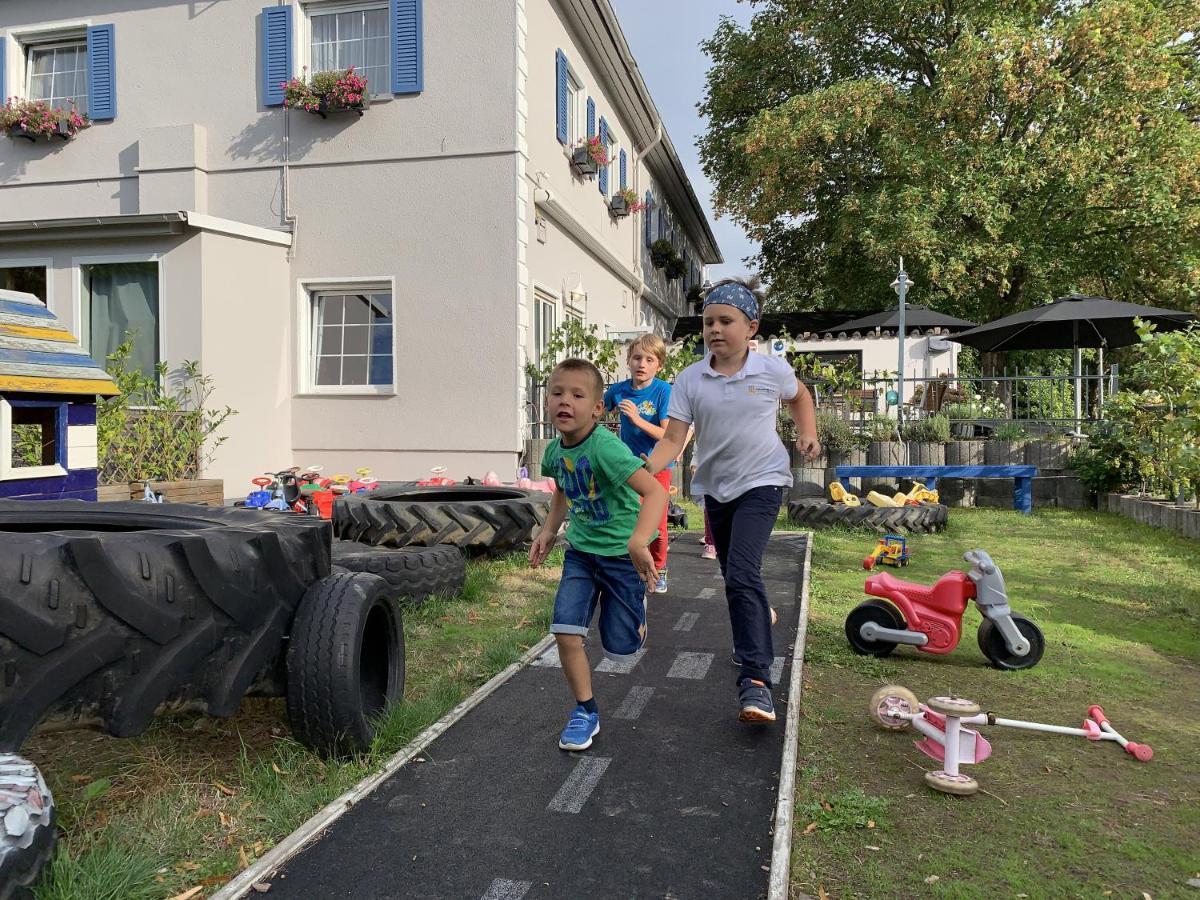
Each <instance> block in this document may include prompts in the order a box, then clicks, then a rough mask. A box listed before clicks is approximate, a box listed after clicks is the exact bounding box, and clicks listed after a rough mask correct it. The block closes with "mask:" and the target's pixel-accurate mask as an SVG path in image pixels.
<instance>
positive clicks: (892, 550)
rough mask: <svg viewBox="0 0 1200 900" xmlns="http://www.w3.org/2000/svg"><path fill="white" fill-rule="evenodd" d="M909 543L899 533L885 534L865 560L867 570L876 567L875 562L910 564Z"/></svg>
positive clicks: (898, 564)
mask: <svg viewBox="0 0 1200 900" xmlns="http://www.w3.org/2000/svg"><path fill="white" fill-rule="evenodd" d="M908 555H909V554H908V544H906V543H905V541H904V538H902V537H900V535H898V534H885V535H884V536H883V537H881V538H880V539H879V543H878V544H876V545H875V549H874V550H872V551H871V552H870V553H869V554H868V555H867V558H866V559H864V560H863V568H864V569H866V570H867V571H870V570H871V569H873V568H875V563H877V562H881V563H886V564H887V565H889V566H897V567H899V566H907V565H908Z"/></svg>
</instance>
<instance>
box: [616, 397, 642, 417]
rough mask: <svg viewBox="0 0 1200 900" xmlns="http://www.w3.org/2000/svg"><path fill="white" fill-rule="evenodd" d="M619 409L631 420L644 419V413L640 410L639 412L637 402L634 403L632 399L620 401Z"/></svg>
mask: <svg viewBox="0 0 1200 900" xmlns="http://www.w3.org/2000/svg"><path fill="white" fill-rule="evenodd" d="M617 409H619V410H620V411H621V412H623V413H624V414H625V415H626V416H628V417H629V419H630V421H633V422H640V421H642V414H641V413H640V412H638V408H637V404H636V403H634V402H633V401H632V400H622V401H621V402H620V403H618V404H617Z"/></svg>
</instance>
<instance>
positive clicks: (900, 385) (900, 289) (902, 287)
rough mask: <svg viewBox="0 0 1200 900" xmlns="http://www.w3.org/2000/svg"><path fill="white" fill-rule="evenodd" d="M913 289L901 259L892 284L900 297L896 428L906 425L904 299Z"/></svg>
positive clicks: (902, 258)
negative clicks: (910, 289)
mask: <svg viewBox="0 0 1200 900" xmlns="http://www.w3.org/2000/svg"><path fill="white" fill-rule="evenodd" d="M910 287H912V281H911V280H909V277H908V273H907V272H905V271H904V257H903V256H902V257H900V273H899V274H898V275H897V276H896V280H895V281H893V282H892V290H893V291H895V292H896V294H897V295H898V296H899V297H900V328H899V332H898V333H899V337H900V361H899V364H898V365H897V367H896V428H897V430H899V428H900V426H901V425H903V424H904V298H905V297H906V296H907V294H908V289H909V288H910Z"/></svg>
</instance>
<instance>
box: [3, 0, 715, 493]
mask: <svg viewBox="0 0 1200 900" xmlns="http://www.w3.org/2000/svg"><path fill="white" fill-rule="evenodd" d="M261 2H262V0H222V2H219V3H206V4H197V3H194V2H187V0H174V2H173V0H162V2H151V3H146V4H139V5H135V6H132V7H131V6H130V5H128V4H120V3H113V4H111V6H108V5H106V4H105V3H103V2H101V3H86V4H85V3H83V2H81V0H6V2H5V3H3V4H0V48H2V50H0V73H2V77H0V83H2V84H0V95H4V96H13V97H20V98H27V99H42V100H46V101H47V102H49V103H51V104H52V105H55V106H57V107H60V108H66V107H69V106H70V105H75V106H76V107H77V108H78V109H80V110H81V111H83V110H87V111H88V113H89V115H90V116H91V118H92V124H91V126H90V127H89V128H87V129H85V130H83V131H81V132H79V133H78V134H77V135H76V136H74V137H73V138H71V139H69V140H64V139H61V138H58V137H52V138H49V139H39V140H36V141H27V140H24V139H21V138H20V137H12V138H11V139H9V140H4V141H0V287H6V288H11V289H16V290H27V291H32V292H33V293H36V294H37V295H38V296H40V297H41V298H42V299H43V300H44V301H45V302H46V304H47V305H48V306H49V307H50V309H51V310H52V311H54V312H55V313H56V314H57V315H58V316H59V317H60V319H61V320H62V321H63V323H64V324H65V325H66V326H67V327H68V328H69V329H71V330H72V331H73V332H74V333H75V334H76V335H77V336H79V337H80V339H81V340H82V341H83V343H84V346H85V347H86V348H88V350H89V352H91V353H92V354H93V355H94V356H97V357H100V356H103V355H105V354H106V353H109V352H111V350H112V349H113V348H114V347H115V346H116V344H117V343H119V342H120V340H122V339H123V338H124V336H125V334H126V333H127V332H128V331H129V330H131V329H132V330H135V331H136V337H135V338H134V345H135V352H134V357H133V359H134V361H135V362H136V363H137V364H139V365H141V366H143V367H146V368H148V367H150V366H153V365H154V364H156V363H160V362H164V363H166V364H167V366H168V367H169V368H172V369H173V368H175V367H177V366H178V365H179V364H180V363H182V362H183V361H184V360H197V361H199V363H200V365H201V367H202V369H203V371H204V372H205V373H206V374H208V375H210V376H211V377H212V378H213V381H214V385H215V387H216V393H215V394H214V396H213V398H212V401H211V402H213V403H214V404H218V405H224V404H229V405H230V406H232V407H234V408H235V409H236V410H237V411H238V415H237V416H235V417H234V418H232V419H230V420H229V421H228V423H227V426H226V428H225V434H226V435H227V440H226V442H225V443H224V444H223V445H222V446H221V447H220V448H219V449H218V451H217V454H216V457H215V459H214V461H213V463H212V464H211V465H210V467H209V470H208V471H207V472H206V474H207V475H208V476H210V477H219V478H224V479H226V482H227V486H226V493H227V494H228V495H236V494H238V493H240V491H241V487H242V486H244V485H246V484H247V482H248V479H249V478H250V477H252V476H254V475H255V474H257V473H259V472H261V471H263V470H265V469H277V468H279V467H282V466H286V465H290V464H309V463H318V462H319V463H322V464H323V465H324V466H325V467H326V470H327V471H346V470H352V469H353V468H355V467H358V466H364V465H365V466H370V467H371V468H372V469H373V470H374V472H375V474H377V475H378V476H380V477H384V478H397V479H402V478H415V477H420V476H421V475H423V474H425V473H426V472H428V470H429V468H430V467H431V466H434V465H444V466H446V467H447V468H448V469H449V472H450V474H451V475H452V476H454V477H463V476H465V475H467V474H475V475H480V474H482V473H483V472H485V471H487V470H488V469H494V470H496V471H497V472H498V473H500V474H501V475H502V476H504V477H511V476H512V475H513V474H514V473H515V471H516V467H517V465H518V462H519V454H520V452H521V450H522V447H523V442H524V438H525V437H526V434H527V415H528V409H527V402H526V392H527V388H528V385H527V379H526V378H525V376H524V366H525V363H526V362H527V361H529V360H530V359H536V358H537V356H538V355H539V353H540V349H541V347H543V346H544V344H545V341H546V339H547V336H548V333H549V331H550V330H552V329H553V327H555V326H556V325H557V324H558V323H560V322H561V321H562V320H563V319H564V318H565V317H567V316H575V317H578V318H582V319H583V321H585V322H586V323H588V324H595V325H597V326H598V327H599V329H600V330H601V332H602V333H611V334H616V333H628V332H632V331H638V330H651V329H654V330H658V331H660V332H665V331H666V330H667V329H668V328H669V326H670V324H671V322H672V321H673V318H674V317H675V316H676V315H679V314H680V313H681V312H682V310H683V302H684V301H683V298H684V292H685V291H686V289H687V288H688V287H690V286H692V285H694V284H698V283H699V282H701V281H702V280H703V278H704V266H705V265H708V264H712V263H715V262H719V261H720V255H719V252H718V250H717V248H716V245H715V241H714V240H713V237H712V232H711V230H710V228H709V225H708V223H707V221H706V220H705V217H704V213H703V210H702V208H701V207H700V204H699V203H698V201H697V200H696V197H695V195H694V193H693V191H692V189H691V186H690V185H689V183H688V180H687V177H686V174H685V173H684V171H683V169H682V166H681V165H680V163H679V160H678V157H677V156H676V154H675V152H674V150H673V148H672V146H671V143H670V138H669V137H668V136H667V135H666V134H665V132H663V131H662V130H661V120H660V119H659V117H658V114H657V112H656V111H655V109H654V105H653V102H652V101H651V99H650V96H649V93H648V91H647V90H646V87H645V85H644V83H643V82H642V79H641V77H640V75H639V74H638V72H637V68H636V64H635V63H634V62H633V59H632V56H631V54H630V53H629V49H628V47H627V46H626V45H625V42H624V39H623V37H622V36H621V33H620V28H619V25H618V24H617V23H616V19H615V16H614V15H613V12H612V9H611V7H610V6H609V4H608V2H607V0H561V2H559V0H503V2H502V0H471V2H467V0H457V2H443V3H422V2H421V0H379V2H342V0H338V2H332V0H320V2H317V0H313V2H300V0H287V2H281V3H279V4H277V5H273V6H268V7H265V8H264V7H263V6H262V5H261ZM564 63H565V65H564ZM350 65H354V66H355V67H356V69H357V71H358V72H359V73H360V74H362V75H365V76H366V77H367V78H368V84H369V87H368V90H369V93H370V103H369V106H368V107H367V108H366V109H365V110H364V111H363V113H362V115H359V114H358V113H357V112H355V111H350V112H331V113H329V115H328V116H327V117H326V116H323V115H319V114H310V113H307V112H303V111H300V110H296V109H290V110H289V109H287V108H286V107H285V106H283V105H282V100H283V92H282V90H281V88H280V84H281V83H282V82H284V81H286V80H287V79H288V78H289V77H291V76H299V75H302V74H305V73H312V72H314V71H319V70H327V69H342V68H346V67H348V66H350ZM564 70H565V71H564ZM564 74H565V76H566V87H567V92H566V93H567V98H566V104H567V107H566V108H565V109H564V105H563V99H562V95H563V91H562V86H563V81H564V78H563V75H564ZM589 110H591V115H589ZM564 113H565V114H566V119H567V133H566V134H565V135H564V134H563V131H562V128H561V127H560V125H561V120H562V119H563V117H564ZM589 122H590V123H591V125H590V128H591V132H590V133H592V134H594V135H597V136H599V135H601V134H603V136H604V137H605V138H606V139H607V141H608V143H609V144H610V148H611V152H612V156H613V159H614V161H613V163H612V164H611V166H610V168H609V170H608V171H607V172H606V173H604V176H603V177H602V178H601V177H597V178H594V179H590V178H579V177H576V176H574V175H573V174H572V169H571V166H570V164H569V159H568V156H569V152H570V150H571V149H572V148H573V145H574V144H575V143H576V142H577V141H578V140H581V139H586V137H587V136H588V134H589ZM622 161H623V165H622ZM622 184H624V185H625V186H626V187H627V188H631V189H633V190H635V191H636V192H637V193H638V196H639V197H642V198H647V197H648V198H649V199H650V201H651V203H652V213H651V215H649V216H645V215H637V216H631V217H628V218H615V217H614V216H612V215H611V214H610V212H609V200H610V197H611V195H612V194H613V193H614V192H615V191H616V190H617V189H618V188H619V187H620V186H621V185H622ZM602 188H603V190H602ZM659 237H664V238H666V239H669V240H671V241H672V242H673V243H674V244H675V246H676V248H677V252H678V253H679V255H680V257H681V259H683V260H684V261H685V263H686V266H687V275H686V276H685V277H683V278H679V279H675V280H673V281H667V280H666V279H665V277H664V274H663V272H662V271H661V270H658V269H655V268H654V267H653V266H652V265H651V264H650V262H649V254H648V252H647V245H648V242H650V241H652V240H656V239H658V238H659Z"/></svg>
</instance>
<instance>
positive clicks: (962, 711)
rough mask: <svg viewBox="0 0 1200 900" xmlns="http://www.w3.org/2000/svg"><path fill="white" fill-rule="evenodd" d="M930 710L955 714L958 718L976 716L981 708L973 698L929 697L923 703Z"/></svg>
mask: <svg viewBox="0 0 1200 900" xmlns="http://www.w3.org/2000/svg"><path fill="white" fill-rule="evenodd" d="M925 705H926V706H928V707H929V708H930V709H931V710H933V711H934V712H935V713H938V714H940V715H943V716H957V717H958V718H960V719H965V718H968V717H969V716H977V715H979V714H980V713H981V712H982V711H983V710H981V709H980V708H979V704H978V703H976V702H975V701H974V700H967V699H964V698H963V697H930V698H929V700H928V701H926V703H925Z"/></svg>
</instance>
